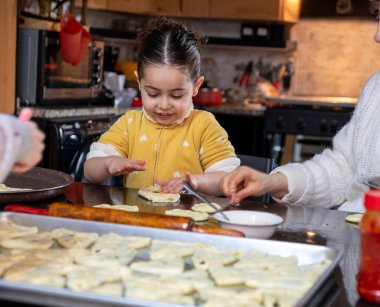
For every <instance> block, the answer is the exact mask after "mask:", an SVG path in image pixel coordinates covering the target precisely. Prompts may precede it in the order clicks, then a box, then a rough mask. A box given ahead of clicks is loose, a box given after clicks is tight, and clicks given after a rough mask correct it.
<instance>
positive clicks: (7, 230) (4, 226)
mask: <svg viewBox="0 0 380 307" xmlns="http://www.w3.org/2000/svg"><path fill="white" fill-rule="evenodd" d="M37 232H38V228H37V227H27V226H22V225H18V224H15V223H13V222H11V221H9V220H6V221H2V222H1V223H0V238H18V237H23V236H27V235H30V234H35V233H37Z"/></svg>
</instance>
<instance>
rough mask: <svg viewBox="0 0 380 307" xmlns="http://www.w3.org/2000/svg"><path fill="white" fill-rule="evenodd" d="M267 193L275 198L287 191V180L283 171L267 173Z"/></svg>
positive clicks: (282, 195) (281, 196) (280, 196)
mask: <svg viewBox="0 0 380 307" xmlns="http://www.w3.org/2000/svg"><path fill="white" fill-rule="evenodd" d="M267 191H268V192H267V193H268V194H270V195H272V196H273V197H275V198H278V199H281V198H283V197H284V196H285V195H286V194H288V193H289V189H288V180H287V179H286V176H285V175H284V174H283V173H280V172H278V173H274V174H272V175H269V181H268V188H267Z"/></svg>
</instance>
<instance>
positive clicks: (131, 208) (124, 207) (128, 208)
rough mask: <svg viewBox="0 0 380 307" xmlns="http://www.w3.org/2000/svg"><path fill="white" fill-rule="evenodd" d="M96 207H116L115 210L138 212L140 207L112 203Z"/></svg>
mask: <svg viewBox="0 0 380 307" xmlns="http://www.w3.org/2000/svg"><path fill="white" fill-rule="evenodd" d="M94 207H96V208H104V209H114V210H123V211H128V212H138V211H139V207H137V206H129V205H110V204H100V205H96V206H94Z"/></svg>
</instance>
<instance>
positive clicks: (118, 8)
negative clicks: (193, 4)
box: [107, 0, 181, 16]
mask: <svg viewBox="0 0 380 307" xmlns="http://www.w3.org/2000/svg"><path fill="white" fill-rule="evenodd" d="M107 10H110V11H114V12H125V13H134V14H143V15H168V16H180V15H181V0H108V2H107Z"/></svg>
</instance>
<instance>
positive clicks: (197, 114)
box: [87, 110, 240, 188]
mask: <svg viewBox="0 0 380 307" xmlns="http://www.w3.org/2000/svg"><path fill="white" fill-rule="evenodd" d="M98 143H100V144H104V145H105V146H106V147H108V149H109V148H110V147H109V145H112V147H113V148H114V149H115V150H116V151H114V154H120V155H121V156H122V157H125V158H128V159H132V160H146V162H147V163H146V170H145V171H141V172H132V173H130V174H129V175H128V177H127V178H125V179H126V180H124V183H125V185H126V187H129V188H141V187H144V186H149V185H154V182H155V181H156V180H157V179H160V180H170V179H173V178H175V177H180V176H183V175H184V173H185V172H187V171H188V172H190V173H192V174H202V173H204V172H206V173H207V172H213V171H220V170H229V171H230V170H233V169H234V168H235V167H237V166H238V165H239V162H240V161H239V159H237V158H236V154H235V150H234V148H233V147H232V145H231V143H230V141H229V140H228V135H227V133H226V131H225V130H224V129H223V128H222V127H221V126H220V125H219V123H218V122H217V121H216V119H215V117H214V116H213V115H212V114H211V113H209V112H206V111H201V110H193V111H192V112H191V113H190V115H189V117H187V118H186V119H184V121H183V122H182V123H180V124H173V125H171V126H162V125H159V124H157V123H154V122H152V121H150V120H149V119H147V117H146V116H145V115H144V113H143V111H135V110H132V111H128V112H126V113H125V114H124V115H123V116H121V117H120V118H119V119H118V120H117V121H116V122H115V124H114V125H113V126H112V127H111V128H110V129H109V130H108V131H107V132H105V133H104V134H103V135H102V136H101V137H100V139H99V141H98ZM100 144H99V145H100ZM104 145H103V146H104ZM100 148H101V146H100ZM113 148H111V152H112V150H113ZM91 150H92V151H93V152H92V153H91V152H90V154H89V156H88V157H87V158H91V157H94V156H106V155H111V154H112V153H110V150H106V151H108V154H107V153H102V154H96V152H94V150H93V148H92V149H91ZM98 151H99V146H98Z"/></svg>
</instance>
